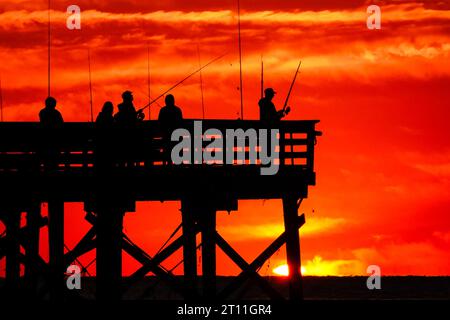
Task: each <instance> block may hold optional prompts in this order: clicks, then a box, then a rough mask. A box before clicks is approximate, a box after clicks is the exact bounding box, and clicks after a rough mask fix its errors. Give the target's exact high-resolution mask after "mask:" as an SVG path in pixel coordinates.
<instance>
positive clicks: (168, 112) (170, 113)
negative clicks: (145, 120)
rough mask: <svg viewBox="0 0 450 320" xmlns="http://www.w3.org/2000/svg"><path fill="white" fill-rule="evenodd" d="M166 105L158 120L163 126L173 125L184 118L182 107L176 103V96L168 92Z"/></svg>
mask: <svg viewBox="0 0 450 320" xmlns="http://www.w3.org/2000/svg"><path fill="white" fill-rule="evenodd" d="M165 102H166V105H165V106H164V107H162V108H161V110H160V111H159V116H158V121H159V122H160V124H161V126H164V127H173V126H176V125H177V124H178V123H179V122H180V121H181V120H183V113H182V112H181V109H180V108H179V107H177V106H176V105H175V97H174V96H173V95H171V94H168V95H167V96H166V99H165Z"/></svg>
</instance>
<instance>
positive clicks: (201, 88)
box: [197, 43, 205, 120]
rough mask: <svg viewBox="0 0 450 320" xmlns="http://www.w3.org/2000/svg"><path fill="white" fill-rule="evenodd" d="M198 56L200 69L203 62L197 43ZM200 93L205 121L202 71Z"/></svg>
mask: <svg viewBox="0 0 450 320" xmlns="http://www.w3.org/2000/svg"><path fill="white" fill-rule="evenodd" d="M197 55H198V67H199V68H200V67H201V66H202V60H201V58H200V45H199V44H198V43H197ZM200 91H201V94H202V115H203V120H205V99H204V96H203V75H202V72H201V71H200Z"/></svg>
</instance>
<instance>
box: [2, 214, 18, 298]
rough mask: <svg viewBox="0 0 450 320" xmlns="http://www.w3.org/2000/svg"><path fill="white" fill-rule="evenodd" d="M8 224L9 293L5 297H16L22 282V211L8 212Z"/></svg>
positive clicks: (7, 288) (6, 285) (6, 221)
mask: <svg viewBox="0 0 450 320" xmlns="http://www.w3.org/2000/svg"><path fill="white" fill-rule="evenodd" d="M5 225H6V238H5V239H6V250H5V251H6V281H5V287H6V291H5V292H7V293H8V295H7V296H6V297H5V298H11V299H12V298H16V297H17V296H18V293H19V282H20V261H19V256H20V241H19V230H20V211H17V210H12V212H8V217H7V218H6V219H5Z"/></svg>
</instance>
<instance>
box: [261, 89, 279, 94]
mask: <svg viewBox="0 0 450 320" xmlns="http://www.w3.org/2000/svg"><path fill="white" fill-rule="evenodd" d="M264 93H265V94H270V93H272V94H277V93H276V92H275V90H273V89H272V88H267V89H266V90H264Z"/></svg>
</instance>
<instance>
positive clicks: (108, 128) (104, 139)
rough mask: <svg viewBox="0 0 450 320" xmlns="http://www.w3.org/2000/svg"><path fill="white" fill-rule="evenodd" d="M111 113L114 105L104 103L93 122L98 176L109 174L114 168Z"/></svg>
mask: <svg viewBox="0 0 450 320" xmlns="http://www.w3.org/2000/svg"><path fill="white" fill-rule="evenodd" d="M113 113H114V105H113V104H112V102H111V101H106V102H105V103H104V104H103V108H102V111H100V112H99V114H98V116H97V119H96V120H95V127H96V131H95V139H94V141H95V143H94V159H95V169H96V172H97V173H99V174H100V175H102V174H103V175H107V174H109V172H110V170H111V169H112V168H113V167H114V162H115V153H114V150H115V149H114V144H115V142H116V137H115V135H114V133H115V132H114V129H113V126H114V116H113Z"/></svg>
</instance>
